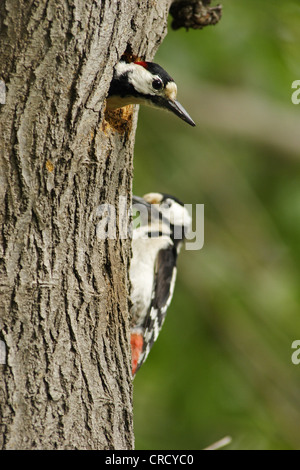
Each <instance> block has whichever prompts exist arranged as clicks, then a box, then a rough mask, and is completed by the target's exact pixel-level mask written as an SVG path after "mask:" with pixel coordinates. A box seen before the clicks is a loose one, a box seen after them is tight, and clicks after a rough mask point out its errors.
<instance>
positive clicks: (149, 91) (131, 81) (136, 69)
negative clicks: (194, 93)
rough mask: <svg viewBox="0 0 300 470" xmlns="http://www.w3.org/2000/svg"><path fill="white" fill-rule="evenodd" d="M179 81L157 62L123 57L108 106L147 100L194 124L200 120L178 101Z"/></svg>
mask: <svg viewBox="0 0 300 470" xmlns="http://www.w3.org/2000/svg"><path fill="white" fill-rule="evenodd" d="M176 96H177V85H176V83H175V82H174V80H173V78H171V77H170V75H169V74H168V73H167V72H166V71H165V70H164V69H163V68H162V67H161V66H160V65H158V64H155V63H154V62H130V63H127V62H125V61H123V60H121V61H120V62H119V63H118V64H117V65H116V67H115V70H114V75H113V79H112V82H111V85H110V89H109V92H108V99H107V106H108V109H116V108H121V107H123V106H126V105H128V104H145V105H148V106H154V107H157V108H162V109H165V110H168V111H171V112H172V113H174V114H176V116H178V117H180V119H183V121H185V122H187V123H188V124H190V125H191V126H195V125H196V124H195V123H194V121H193V120H192V118H191V117H190V115H189V114H188V113H187V111H186V110H185V109H184V107H183V106H182V105H181V104H180V103H179V102H178V101H176Z"/></svg>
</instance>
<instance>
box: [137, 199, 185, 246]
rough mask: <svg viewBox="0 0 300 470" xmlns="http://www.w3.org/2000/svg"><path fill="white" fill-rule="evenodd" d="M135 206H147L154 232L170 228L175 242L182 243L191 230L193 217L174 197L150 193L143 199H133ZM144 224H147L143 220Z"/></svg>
mask: <svg viewBox="0 0 300 470" xmlns="http://www.w3.org/2000/svg"><path fill="white" fill-rule="evenodd" d="M132 202H133V204H142V205H143V206H146V208H147V212H148V216H149V217H148V224H149V223H150V224H151V227H152V231H154V232H155V231H156V230H157V229H158V224H159V230H160V231H161V230H163V231H164V230H165V228H166V227H170V236H171V238H173V241H174V242H176V241H177V243H179V242H181V241H182V240H183V239H184V237H185V235H187V234H188V233H189V231H190V228H191V216H190V215H189V213H188V211H187V209H186V208H185V206H184V204H183V203H182V202H181V201H180V200H179V199H177V198H176V197H174V196H170V195H169V194H165V193H148V194H145V195H144V196H143V197H142V198H141V197H138V196H133V197H132ZM142 223H145V221H143V219H142Z"/></svg>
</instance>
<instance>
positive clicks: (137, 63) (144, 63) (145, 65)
mask: <svg viewBox="0 0 300 470" xmlns="http://www.w3.org/2000/svg"><path fill="white" fill-rule="evenodd" d="M134 63H135V64H136V65H141V66H142V67H144V69H147V68H148V64H147V62H143V61H141V62H134Z"/></svg>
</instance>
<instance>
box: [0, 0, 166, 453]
mask: <svg viewBox="0 0 300 470" xmlns="http://www.w3.org/2000/svg"><path fill="white" fill-rule="evenodd" d="M169 4H170V1H169V0H159V1H153V0H142V1H139V2H136V1H134V0H126V1H116V0H102V1H101V0H96V1H92V0H85V1H83V0H67V1H63V2H55V1H54V0H40V1H38V2H37V1H34V0H30V1H25V0H2V2H1V4H0V57H1V61H0V85H1V90H0V91H1V93H0V98H1V99H0V103H1V104H0V126H1V127H0V135H1V143H0V145H1V153H0V165H1V168H0V197H1V200H0V214H1V231H0V245H1V248H0V249H1V255H0V256H1V257H0V260H1V264H0V272H1V279H0V299H1V300H0V302H1V304H0V312H1V318H0V340H1V341H0V346H1V348H0V350H1V351H0V352H1V354H0V362H1V363H2V364H1V365H0V373H1V375H0V400H1V402H0V425H1V436H2V437H1V438H0V442H1V445H0V447H1V448H2V449H75V448H77V449H131V448H132V447H133V441H134V439H133V430H132V383H131V372H130V362H131V358H130V347H129V309H128V307H129V302H128V292H129V281H128V266H129V262H130V255H131V246H130V240H129V239H128V238H127V239H125V238H123V237H121V236H120V233H121V231H120V227H119V225H118V215H119V213H118V207H117V203H118V200H119V196H123V197H125V198H126V201H127V206H128V207H129V206H130V200H131V186H132V160H133V145H134V136H135V127H136V121H137V111H136V109H135V108H134V107H132V106H128V107H126V108H124V109H123V110H122V112H120V111H116V112H115V113H113V114H110V116H108V115H105V112H104V109H105V96H106V94H107V91H108V88H109V84H110V80H111V77H112V73H113V67H114V65H115V64H116V63H117V61H118V60H119V59H120V57H121V55H122V54H123V53H124V52H125V51H127V52H128V51H130V52H131V53H132V54H134V55H136V56H140V57H142V58H146V59H148V60H149V59H152V57H153V56H154V53H155V52H156V49H157V47H158V45H159V44H160V42H161V40H162V38H163V36H164V35H165V33H166V21H167V14H168V7H169ZM5 92H6V93H5ZM104 203H109V204H113V205H114V206H116V207H117V211H116V216H117V217H116V221H117V229H116V238H115V239H113V240H108V239H107V240H100V239H97V237H96V227H97V224H98V223H99V222H100V215H101V211H100V212H99V210H97V207H98V206H99V205H100V204H104Z"/></svg>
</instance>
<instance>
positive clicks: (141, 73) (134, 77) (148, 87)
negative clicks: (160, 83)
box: [129, 65, 156, 95]
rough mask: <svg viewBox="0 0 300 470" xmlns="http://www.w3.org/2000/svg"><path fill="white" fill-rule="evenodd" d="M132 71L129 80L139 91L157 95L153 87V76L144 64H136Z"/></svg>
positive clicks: (144, 93)
mask: <svg viewBox="0 0 300 470" xmlns="http://www.w3.org/2000/svg"><path fill="white" fill-rule="evenodd" d="M134 67H135V68H134V70H133V71H132V73H130V74H129V80H130V82H131V83H132V85H133V86H134V88H135V89H136V91H138V92H139V93H142V94H143V95H155V94H156V93H155V90H153V88H152V81H153V76H152V74H151V73H150V72H148V70H146V69H145V68H144V67H143V66H142V65H135V66H134Z"/></svg>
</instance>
